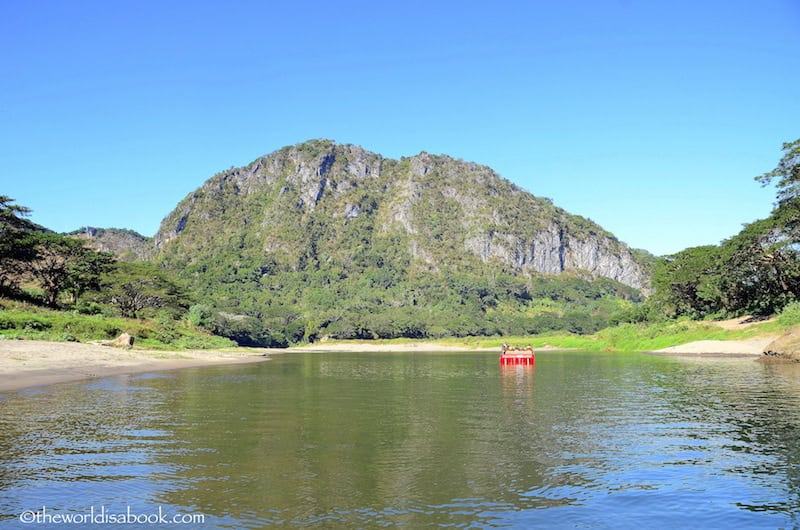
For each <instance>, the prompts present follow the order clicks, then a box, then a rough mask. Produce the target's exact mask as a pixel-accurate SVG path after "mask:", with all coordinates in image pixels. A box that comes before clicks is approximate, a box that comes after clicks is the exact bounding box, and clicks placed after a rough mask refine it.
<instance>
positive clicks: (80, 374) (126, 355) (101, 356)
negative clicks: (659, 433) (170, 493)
mask: <svg viewBox="0 0 800 530" xmlns="http://www.w3.org/2000/svg"><path fill="white" fill-rule="evenodd" d="M775 338H776V337H775V336H774V335H769V336H759V337H753V338H747V339H740V340H698V341H692V342H688V343H686V344H682V345H678V346H672V347H668V348H662V349H658V350H654V351H648V352H647V353H649V354H652V355H664V356H672V357H708V358H713V357H727V358H736V357H752V358H758V357H762V356H763V352H764V350H765V349H766V348H767V346H768V345H769V344H770V343H772V342H773V341H774V340H775ZM565 349H574V348H558V347H552V346H548V347H536V348H535V350H536V352H546V351H559V350H565ZM465 351H466V352H499V348H498V347H496V346H494V345H492V346H482V345H480V344H479V343H476V344H475V345H466V344H462V345H457V344H443V343H437V342H427V341H419V342H407V341H403V342H395V341H375V342H369V341H335V342H330V343H315V344H311V345H307V346H300V347H294V348H288V349H277V350H276V349H246V348H241V349H239V348H232V349H223V350H185V351H155V350H141V349H135V348H134V349H121V348H112V347H109V346H100V345H97V344H85V343H76V342H47V341H38V340H0V392H6V391H12V390H19V389H23V388H28V387H34V386H42V385H49V384H54V383H64V382H69V381H79V380H82V379H92V378H97V377H109V376H118V375H131V374H137V373H143V372H153V371H162V370H177V369H182V368H194V367H201V366H215V365H227V364H241V363H253V362H261V361H265V360H268V359H269V356H270V355H274V354H283V353H293V352H320V353H322V352H332V353H333V352H345V353H369V352H372V353H388V352H401V353H414V352H419V353H422V352H433V353H447V352H453V353H457V352H465Z"/></svg>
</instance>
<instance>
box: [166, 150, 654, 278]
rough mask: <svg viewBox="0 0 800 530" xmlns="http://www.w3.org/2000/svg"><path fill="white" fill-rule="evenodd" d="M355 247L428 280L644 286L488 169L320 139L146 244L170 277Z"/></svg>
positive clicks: (609, 239) (227, 178) (570, 222)
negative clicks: (185, 269)
mask: <svg viewBox="0 0 800 530" xmlns="http://www.w3.org/2000/svg"><path fill="white" fill-rule="evenodd" d="M356 227H361V228H359V229H358V230H361V231H362V232H363V234H362V233H361V232H359V233H358V234H356V235H354V231H355V230H357V228H356ZM322 233H324V234H325V235H324V238H323V239H321V240H319V241H318V240H316V239H314V238H315V237H321V236H319V235H318V234H322ZM354 237H356V238H361V239H360V243H359V245H361V246H363V245H369V244H370V241H371V240H366V239H364V238H367V237H369V238H376V237H380V238H387V239H391V240H393V241H395V242H396V244H401V245H403V246H404V247H405V248H406V250H407V252H408V254H409V255H410V256H411V258H412V259H413V260H415V261H417V262H419V263H422V264H424V265H426V266H427V267H428V268H430V269H438V268H440V267H441V266H442V265H446V264H447V262H448V261H449V260H453V261H454V262H458V261H462V262H463V260H464V259H468V260H475V261H476V262H477V263H483V264H487V266H491V264H492V263H497V264H501V265H503V266H505V267H510V268H512V269H514V270H516V271H517V272H519V273H520V274H525V275H531V274H534V273H545V274H560V273H562V272H565V271H570V270H581V271H587V272H588V273H589V274H591V275H594V276H602V277H608V278H612V279H614V280H617V281H619V282H621V283H624V284H627V285H630V286H632V287H636V288H644V289H646V288H647V285H648V278H647V275H646V274H645V272H644V270H643V267H642V265H641V264H640V263H639V262H638V260H637V257H636V256H635V255H634V254H633V253H632V252H631V250H630V249H629V248H628V247H627V246H626V245H625V244H623V243H621V242H620V241H618V240H617V239H616V238H615V237H614V236H613V235H612V234H610V233H608V232H607V231H605V230H603V229H602V228H601V227H600V226H598V225H597V224H595V223H593V222H592V221H590V220H588V219H585V218H582V217H578V216H575V215H572V214H570V213H568V212H566V211H564V210H562V209H560V208H558V207H556V206H554V205H553V204H552V202H551V201H549V200H547V199H543V198H540V197H535V196H534V195H532V194H530V193H528V192H527V191H525V190H522V189H521V188H519V187H518V186H516V185H514V184H512V183H511V182H509V181H508V180H506V179H504V178H502V177H500V176H499V175H497V174H496V173H495V172H494V171H493V170H492V169H491V168H489V167H487V166H482V165H479V164H475V163H472V162H464V161H461V160H455V159H453V158H451V157H447V156H440V155H431V154H429V153H420V154H418V155H415V156H413V157H410V158H402V159H400V160H392V159H386V158H383V157H382V156H381V155H378V154H375V153H370V152H368V151H366V150H364V149H362V148H361V147H357V146H353V145H338V144H336V143H334V142H332V141H328V140H313V141H310V142H306V143H303V144H299V145H295V146H290V147H285V148H283V149H280V150H278V151H276V152H274V153H272V154H270V155H268V156H265V157H262V158H259V159H257V160H255V161H254V162H252V163H251V164H249V165H247V166H245V167H242V168H236V169H231V170H229V171H225V172H223V173H220V174H217V175H215V176H214V177H212V178H211V179H209V180H208V181H206V183H204V184H203V186H201V187H200V188H199V189H198V190H197V191H195V192H193V193H191V194H190V195H189V196H187V197H186V198H185V199H184V200H183V201H181V203H180V204H179V205H178V206H177V207H176V209H175V210H174V211H173V212H172V213H171V214H170V215H168V216H167V218H165V219H164V221H163V222H162V224H161V228H160V229H159V231H158V233H157V234H156V236H155V238H154V241H155V247H157V248H158V253H159V255H161V256H165V255H168V256H169V257H170V259H172V262H173V263H175V264H177V265H176V266H182V265H180V264H186V263H188V262H194V263H202V262H203V260H206V259H216V258H215V256H218V255H220V254H221V253H225V252H242V253H246V254H248V255H250V256H251V257H252V259H254V260H260V259H262V256H263V258H264V259H265V260H266V261H270V260H272V261H271V262H275V263H277V264H278V265H277V266H281V267H288V268H290V269H293V270H298V269H301V268H303V267H305V266H307V264H308V260H309V259H311V260H312V261H313V262H315V263H319V262H322V261H324V260H325V259H326V257H325V253H326V252H336V253H337V254H341V253H345V254H346V253H347V252H350V251H349V250H347V248H345V249H344V250H343V246H345V247H346V246H347V245H348V244H350V242H351V240H352V238H354ZM352 253H358V248H356V247H354V248H353V249H352ZM173 258H174V259H173ZM340 259H344V260H345V261H347V260H349V259H350V258H348V257H347V256H345V257H344V258H340Z"/></svg>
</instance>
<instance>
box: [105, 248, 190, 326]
mask: <svg viewBox="0 0 800 530" xmlns="http://www.w3.org/2000/svg"><path fill="white" fill-rule="evenodd" d="M103 282H104V284H105V285H106V286H107V289H105V290H104V291H103V296H102V300H103V301H105V302H108V303H110V304H111V305H113V306H114V307H116V308H117V310H118V311H119V312H120V314H121V315H122V316H125V317H131V318H138V317H139V316H141V315H140V314H141V313H142V312H144V311H145V310H147V309H161V308H164V309H168V310H170V311H171V312H172V313H173V314H183V313H185V312H186V310H187V308H188V307H189V305H190V303H191V299H190V296H189V294H188V293H187V291H186V288H185V287H184V286H183V285H182V284H181V283H180V282H178V281H177V280H176V279H175V278H173V277H172V276H171V275H169V274H168V273H167V272H166V271H164V270H162V269H159V268H158V267H156V266H155V265H153V264H151V263H127V262H119V263H117V264H116V266H115V267H114V268H113V270H111V271H109V272H108V273H107V274H106V275H104V277H103Z"/></svg>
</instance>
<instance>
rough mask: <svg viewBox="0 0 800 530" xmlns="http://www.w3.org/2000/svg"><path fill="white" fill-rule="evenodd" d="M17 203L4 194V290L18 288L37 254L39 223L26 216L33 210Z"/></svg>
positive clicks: (0, 210)
mask: <svg viewBox="0 0 800 530" xmlns="http://www.w3.org/2000/svg"><path fill="white" fill-rule="evenodd" d="M13 203H14V199H12V198H11V197H8V196H7V195H0V294H3V293H9V292H11V291H14V290H15V289H16V288H17V284H18V282H19V280H20V277H21V274H22V272H23V269H24V266H25V264H26V263H29V262H30V261H31V260H32V259H33V257H34V255H35V252H34V245H35V242H34V239H33V237H32V232H33V231H34V230H36V228H37V227H36V225H35V224H34V223H32V222H31V221H29V220H28V219H26V217H27V216H28V215H30V210H29V209H28V208H26V207H24V206H20V205H18V204H13Z"/></svg>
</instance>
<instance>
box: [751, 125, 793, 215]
mask: <svg viewBox="0 0 800 530" xmlns="http://www.w3.org/2000/svg"><path fill="white" fill-rule="evenodd" d="M782 150H783V153H784V154H783V157H782V158H781V159H780V161H779V162H778V165H777V166H775V169H773V170H772V171H768V172H767V173H764V174H763V175H759V176H757V177H756V180H757V181H759V182H761V184H762V185H764V186H767V185H768V184H772V183H773V181H776V180H777V182H775V186H776V187H777V188H778V203H777V206H776V208H777V209H780V208H784V207H787V206H794V207H795V208H797V206H798V200H800V138H798V139H797V140H795V141H793V142H786V143H784V144H783V149H782Z"/></svg>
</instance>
